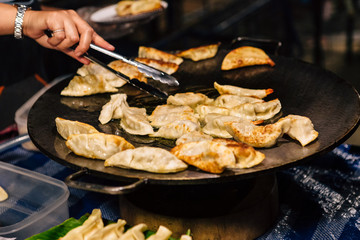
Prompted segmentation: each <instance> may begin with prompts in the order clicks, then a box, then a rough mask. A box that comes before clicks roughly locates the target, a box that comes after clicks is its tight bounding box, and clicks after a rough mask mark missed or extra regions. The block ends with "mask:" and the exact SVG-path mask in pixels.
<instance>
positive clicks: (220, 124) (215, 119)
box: [202, 113, 242, 138]
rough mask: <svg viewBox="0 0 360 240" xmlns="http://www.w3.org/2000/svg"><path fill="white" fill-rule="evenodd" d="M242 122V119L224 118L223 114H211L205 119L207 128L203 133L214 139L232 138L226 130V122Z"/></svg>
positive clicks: (205, 127)
mask: <svg viewBox="0 0 360 240" xmlns="http://www.w3.org/2000/svg"><path fill="white" fill-rule="evenodd" d="M236 121H242V120H241V118H239V117H236V116H224V115H221V114H216V113H211V114H208V115H206V117H205V123H206V124H205V126H204V127H203V128H202V131H203V132H204V133H206V134H209V135H211V136H214V137H220V138H232V135H231V134H230V133H228V131H227V130H226V128H225V125H224V122H236Z"/></svg>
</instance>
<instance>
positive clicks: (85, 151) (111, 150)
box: [66, 133, 134, 160]
mask: <svg viewBox="0 0 360 240" xmlns="http://www.w3.org/2000/svg"><path fill="white" fill-rule="evenodd" d="M66 146H67V147H68V148H69V149H70V150H71V151H73V152H74V153H75V154H76V155H79V156H83V157H87V158H96V159H102V160H105V159H107V158H109V157H111V156H112V155H114V154H115V153H118V152H120V151H123V150H126V149H132V148H134V146H133V145H132V144H131V143H129V142H128V141H126V140H125V139H124V138H122V137H120V136H117V135H112V134H105V133H90V134H73V135H70V136H69V137H68V140H67V141H66Z"/></svg>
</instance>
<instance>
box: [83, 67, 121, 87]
mask: <svg viewBox="0 0 360 240" xmlns="http://www.w3.org/2000/svg"><path fill="white" fill-rule="evenodd" d="M76 73H77V74H79V75H80V76H82V77H85V76H87V75H96V76H97V77H99V78H101V77H102V78H104V79H105V81H107V82H108V83H110V85H111V86H113V87H122V86H123V85H125V84H126V81H125V80H123V79H121V78H119V77H118V76H116V75H115V74H114V73H112V72H110V71H109V70H107V69H106V68H104V67H102V66H100V65H99V64H96V63H92V62H91V63H90V64H88V65H83V66H82V67H81V68H79V69H78V70H77V72H76Z"/></svg>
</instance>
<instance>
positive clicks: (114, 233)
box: [94, 219, 126, 240]
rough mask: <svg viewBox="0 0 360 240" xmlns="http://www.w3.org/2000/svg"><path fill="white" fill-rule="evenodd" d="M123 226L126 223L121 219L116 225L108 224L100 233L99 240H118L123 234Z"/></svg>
mask: <svg viewBox="0 0 360 240" xmlns="http://www.w3.org/2000/svg"><path fill="white" fill-rule="evenodd" d="M125 224H126V221H125V220H123V219H118V220H117V222H116V223H111V224H108V225H107V226H105V227H104V228H103V229H102V230H101V231H100V235H101V240H114V239H119V238H120V237H121V236H122V235H123V234H124V231H125ZM94 240H98V239H94Z"/></svg>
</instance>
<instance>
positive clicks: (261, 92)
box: [214, 82, 274, 98]
mask: <svg viewBox="0 0 360 240" xmlns="http://www.w3.org/2000/svg"><path fill="white" fill-rule="evenodd" d="M214 88H215V89H216V90H217V91H218V92H219V94H221V95H223V94H230V95H237V96H241V97H255V98H264V97H266V96H267V95H269V94H271V93H273V92H274V90H273V89H271V88H268V89H249V88H241V87H237V86H232V85H220V84H218V83H217V82H214Z"/></svg>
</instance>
